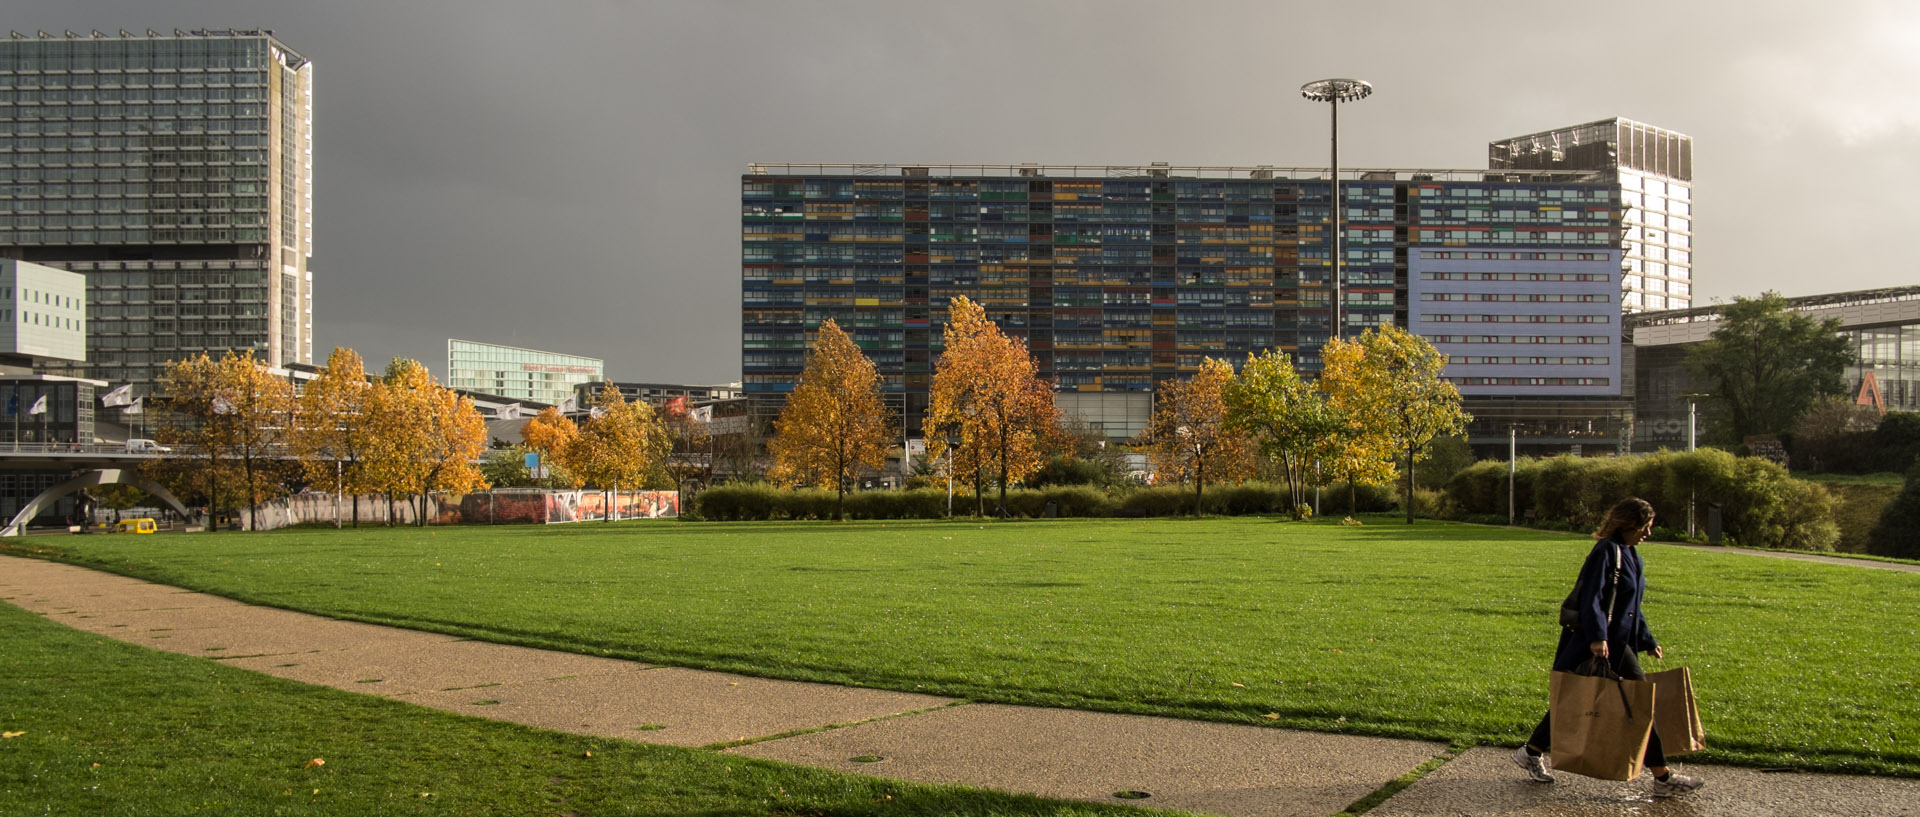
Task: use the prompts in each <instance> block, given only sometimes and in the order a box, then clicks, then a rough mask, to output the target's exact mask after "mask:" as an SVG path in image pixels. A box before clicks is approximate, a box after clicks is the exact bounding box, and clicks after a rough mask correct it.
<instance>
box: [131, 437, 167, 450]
mask: <svg viewBox="0 0 1920 817" xmlns="http://www.w3.org/2000/svg"><path fill="white" fill-rule="evenodd" d="M172 450H173V449H171V448H168V447H166V446H164V445H161V444H159V443H157V442H154V441H152V440H144V439H140V438H138V437H136V438H134V439H131V440H128V441H127V453H129V454H165V453H168V452H170V451H172Z"/></svg>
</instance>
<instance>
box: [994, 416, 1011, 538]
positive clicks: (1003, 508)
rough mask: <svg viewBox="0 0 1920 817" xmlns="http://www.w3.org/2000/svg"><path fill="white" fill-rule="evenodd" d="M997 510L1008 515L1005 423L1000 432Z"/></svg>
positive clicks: (1003, 514)
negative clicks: (998, 499) (998, 501)
mask: <svg viewBox="0 0 1920 817" xmlns="http://www.w3.org/2000/svg"><path fill="white" fill-rule="evenodd" d="M995 510H997V511H999V512H1000V515H1001V516H1006V515H1008V514H1007V432H1006V428H1005V426H1004V423H1003V425H1002V428H1001V431H1000V503H999V505H998V507H996V508H995Z"/></svg>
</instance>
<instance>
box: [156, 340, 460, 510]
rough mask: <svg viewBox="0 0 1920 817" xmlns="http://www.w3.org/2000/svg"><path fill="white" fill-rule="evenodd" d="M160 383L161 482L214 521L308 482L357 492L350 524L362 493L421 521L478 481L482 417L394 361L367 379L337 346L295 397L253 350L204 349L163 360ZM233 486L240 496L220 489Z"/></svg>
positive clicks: (407, 363) (409, 364)
mask: <svg viewBox="0 0 1920 817" xmlns="http://www.w3.org/2000/svg"><path fill="white" fill-rule="evenodd" d="M161 388H162V391H163V393H164V394H165V395H166V402H165V407H166V409H167V410H166V411H165V412H164V413H163V414H162V415H161V420H160V424H159V427H158V428H157V429H156V433H155V436H156V437H157V438H158V440H159V442H160V443H161V444H162V445H164V446H167V447H168V448H169V449H170V451H169V452H168V457H167V459H168V461H167V462H163V463H162V464H161V471H162V473H161V475H160V476H161V477H162V479H164V480H168V481H171V482H173V483H174V486H173V487H174V488H175V490H176V492H179V493H185V494H187V495H189V496H205V497H207V500H208V505H209V507H210V509H211V510H213V511H215V512H216V514H217V512H218V510H219V503H220V502H221V500H222V499H223V498H226V497H229V496H233V495H234V494H237V496H234V498H237V499H239V500H242V501H244V502H245V504H246V505H247V507H254V506H257V505H259V504H260V503H261V502H262V501H263V500H266V499H271V498H274V497H277V496H280V495H282V494H283V493H284V492H285V491H286V490H287V487H288V485H289V484H290V483H291V482H292V481H294V480H296V479H298V478H304V480H305V481H306V482H307V483H309V484H314V485H325V486H330V487H334V488H336V489H337V490H339V491H341V492H343V493H347V494H351V495H353V496H354V497H355V500H354V501H355V509H354V510H355V513H354V518H355V520H356V521H357V520H358V518H359V512H358V511H359V508H358V501H359V500H358V497H359V495H360V494H361V493H363V492H369V491H371V492H376V493H382V494H386V495H387V496H388V497H396V496H406V497H414V498H418V500H419V501H420V502H421V505H420V511H421V513H420V514H419V518H421V519H424V518H425V511H426V506H425V501H426V496H427V495H428V494H430V493H432V492H435V491H467V490H473V489H475V488H478V487H481V486H482V485H483V484H484V482H483V481H482V479H481V477H480V472H479V470H478V469H477V468H476V467H475V465H474V461H475V459H476V458H478V457H479V456H480V455H481V454H482V453H483V452H485V450H486V447H487V433H486V421H485V420H483V419H482V418H481V416H480V413H479V412H478V411H475V410H474V407H473V401H472V400H470V399H468V398H466V397H462V396H460V395H459V394H457V393H456V392H454V391H453V390H452V389H448V388H446V387H444V386H441V385H440V384H439V383H436V382H435V381H434V379H433V377H432V376H431V375H429V374H428V373H427V370H426V367H424V366H422V365H420V364H419V363H418V362H416V361H412V360H405V359H396V360H394V361H393V362H392V363H391V364H390V365H389V366H388V367H387V370H386V372H385V374H384V375H383V376H381V377H378V378H371V379H370V378H368V377H367V373H366V368H365V366H364V364H363V363H362V362H361V359H360V356H359V355H358V354H357V353H355V352H354V351H353V350H352V349H345V348H341V349H335V350H334V351H333V354H332V355H331V356H329V357H328V359H327V365H326V366H325V367H324V368H323V369H321V370H320V373H319V375H318V376H317V377H315V378H314V379H313V380H312V381H311V382H309V383H308V384H307V386H306V389H305V390H304V392H302V393H300V394H299V395H298V396H296V394H295V390H294V388H293V384H292V383H291V382H289V381H287V380H284V379H282V378H280V377H277V376H275V375H273V374H272V373H270V372H269V371H268V370H267V369H266V367H264V366H263V365H261V363H260V361H258V360H256V359H255V358H254V356H253V353H252V352H251V351H247V352H244V353H239V354H236V353H233V352H228V353H227V354H226V355H225V356H223V357H221V358H218V359H215V358H212V357H209V356H207V355H206V354H204V353H203V354H201V355H199V356H197V357H193V358H188V359H186V360H181V361H177V362H175V363H173V364H171V365H169V366H168V367H167V370H166V372H165V374H164V375H162V378H161ZM236 482H237V483H238V487H239V490H238V491H223V490H222V488H223V483H225V484H226V485H227V486H232V485H233V484H234V483H236Z"/></svg>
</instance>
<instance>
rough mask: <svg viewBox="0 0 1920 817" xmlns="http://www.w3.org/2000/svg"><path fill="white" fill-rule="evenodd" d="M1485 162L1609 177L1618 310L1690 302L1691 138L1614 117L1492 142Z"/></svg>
mask: <svg viewBox="0 0 1920 817" xmlns="http://www.w3.org/2000/svg"><path fill="white" fill-rule="evenodd" d="M1487 166H1488V167H1490V168H1494V169H1497V170H1506V169H1511V170H1600V171H1605V172H1607V173H1610V174H1613V175H1614V176H1616V177H1617V178H1618V179H1619V184H1620V206H1621V208H1622V210H1623V212H1622V214H1621V228H1622V229H1623V230H1625V233H1624V235H1623V236H1622V239H1621V248H1622V250H1623V252H1624V255H1625V258H1624V261H1623V263H1624V265H1625V267H1624V275H1623V276H1622V278H1621V280H1620V288H1621V308H1623V309H1625V310H1626V311H1628V312H1640V311H1642V310H1661V309H1686V308H1688V307H1690V306H1692V305H1693V137H1691V136H1687V135H1686V134H1682V133H1675V132H1673V131H1670V130H1667V129H1665V128H1656V127H1654V126H1652V125H1648V124H1645V123H1642V122H1635V121H1633V120H1631V119H1620V118H1617V117H1616V118H1613V119H1602V120H1600V121H1598V122H1588V123H1587V124H1584V125H1574V126H1572V127H1566V128H1559V129H1557V130H1550V131H1542V132H1540V133H1533V134H1528V135H1526V136H1516V137H1514V138H1512V139H1502V140H1500V141H1498V142H1493V143H1491V144H1489V145H1488V146H1487Z"/></svg>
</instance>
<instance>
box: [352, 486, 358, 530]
mask: <svg viewBox="0 0 1920 817" xmlns="http://www.w3.org/2000/svg"><path fill="white" fill-rule="evenodd" d="M353 526H354V527H355V528H359V527H360V492H359V491H355V492H353Z"/></svg>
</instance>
